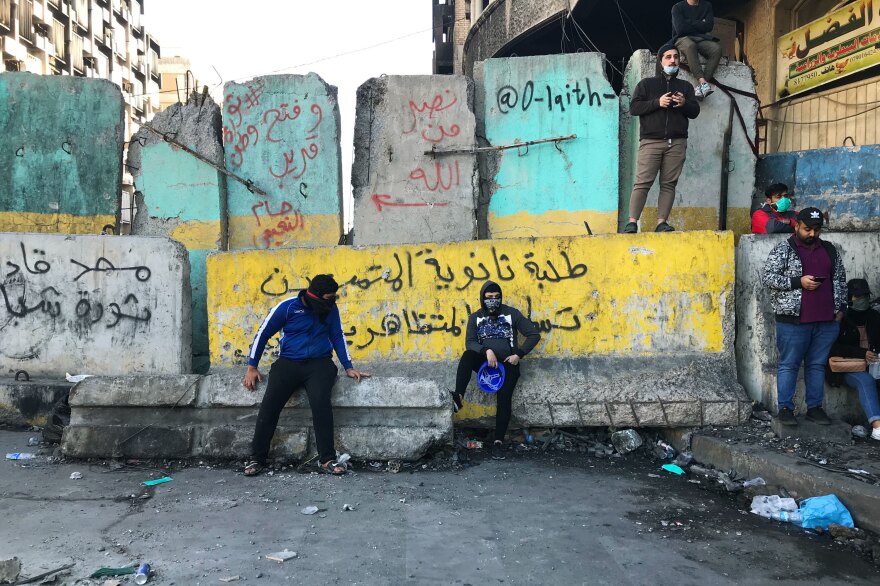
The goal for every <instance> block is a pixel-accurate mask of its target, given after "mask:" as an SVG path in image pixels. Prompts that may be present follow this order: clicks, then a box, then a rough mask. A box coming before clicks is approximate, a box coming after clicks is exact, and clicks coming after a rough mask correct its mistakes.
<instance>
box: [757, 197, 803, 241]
mask: <svg viewBox="0 0 880 586" xmlns="http://www.w3.org/2000/svg"><path fill="white" fill-rule="evenodd" d="M796 216H797V212H795V211H794V210H789V211H787V212H778V211H776V210H774V209H773V208H772V207H770V206H769V205H767V204H764V205H763V206H761V207H759V208H758V209H756V210H755V213H754V214H752V234H767V233H768V232H767V226H768V224H770V223H771V222H773V223H774V228H776V227H777V225H776V222H778V223H780V224H785V225H788V226H791V229H790V230H788V229H781V228H780V229H779V230H774V232H776V233H780V232H787V233H789V234H791V233H792V232H794V227H795V226H796V225H797V218H796Z"/></svg>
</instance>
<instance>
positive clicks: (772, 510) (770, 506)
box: [752, 494, 798, 519]
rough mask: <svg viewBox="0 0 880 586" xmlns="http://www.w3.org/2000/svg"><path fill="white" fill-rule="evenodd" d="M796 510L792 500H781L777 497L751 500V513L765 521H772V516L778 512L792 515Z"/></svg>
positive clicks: (795, 503)
mask: <svg viewBox="0 0 880 586" xmlns="http://www.w3.org/2000/svg"><path fill="white" fill-rule="evenodd" d="M797 510H798V504H797V502H796V501H795V500H794V499H793V498H782V497H781V496H779V495H775V494H774V495H772V496H756V497H755V498H753V499H752V513H754V514H755V515H760V516H761V517H764V518H765V519H772V518H773V515H774V514H776V513H780V512H783V511H784V512H786V513H793V512H795V511H797Z"/></svg>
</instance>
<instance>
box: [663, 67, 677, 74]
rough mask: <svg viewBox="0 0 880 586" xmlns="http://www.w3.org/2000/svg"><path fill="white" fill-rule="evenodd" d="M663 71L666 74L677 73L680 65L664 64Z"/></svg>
mask: <svg viewBox="0 0 880 586" xmlns="http://www.w3.org/2000/svg"><path fill="white" fill-rule="evenodd" d="M663 73H665V74H666V75H675V74H676V73H678V65H664V66H663Z"/></svg>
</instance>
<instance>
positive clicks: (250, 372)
mask: <svg viewBox="0 0 880 586" xmlns="http://www.w3.org/2000/svg"><path fill="white" fill-rule="evenodd" d="M258 382H259V383H261V382H263V375H262V374H261V373H260V371H259V370H257V367H256V366H248V368H247V372H246V373H244V380H243V381H241V384H243V385H244V388H246V389H247V390H249V391H250V392H252V393H253V392H254V391H256V390H257V383H258Z"/></svg>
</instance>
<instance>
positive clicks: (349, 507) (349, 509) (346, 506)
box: [342, 503, 354, 511]
mask: <svg viewBox="0 0 880 586" xmlns="http://www.w3.org/2000/svg"><path fill="white" fill-rule="evenodd" d="M342 510H343V511H353V510H354V507H353V506H351V505H349V504H348V503H346V504H344V505H342Z"/></svg>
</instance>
